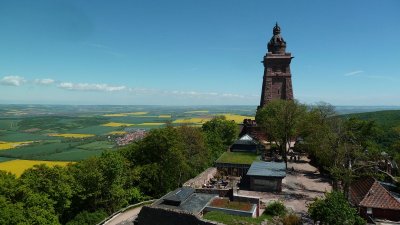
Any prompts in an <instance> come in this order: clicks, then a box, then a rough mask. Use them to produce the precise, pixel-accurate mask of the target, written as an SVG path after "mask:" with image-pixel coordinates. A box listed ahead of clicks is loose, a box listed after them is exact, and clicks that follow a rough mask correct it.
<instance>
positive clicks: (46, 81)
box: [34, 78, 54, 85]
mask: <svg viewBox="0 0 400 225" xmlns="http://www.w3.org/2000/svg"><path fill="white" fill-rule="evenodd" d="M34 83H35V84H41V85H50V84H53V83H54V80H53V79H49V78H44V79H35V80H34Z"/></svg>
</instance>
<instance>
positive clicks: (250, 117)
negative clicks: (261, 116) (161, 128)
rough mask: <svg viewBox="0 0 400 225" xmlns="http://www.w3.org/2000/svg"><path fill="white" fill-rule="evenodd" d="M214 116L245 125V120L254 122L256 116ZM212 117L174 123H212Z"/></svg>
mask: <svg viewBox="0 0 400 225" xmlns="http://www.w3.org/2000/svg"><path fill="white" fill-rule="evenodd" d="M213 116H225V118H226V120H234V121H235V123H243V120H244V119H252V120H254V116H242V115H237V114H230V113H226V114H218V115H213ZM211 119H212V118H211V117H192V118H183V119H177V120H174V121H173V122H172V123H195V124H203V123H205V122H207V121H210V120H211Z"/></svg>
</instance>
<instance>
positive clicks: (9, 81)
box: [0, 76, 26, 86]
mask: <svg viewBox="0 0 400 225" xmlns="http://www.w3.org/2000/svg"><path fill="white" fill-rule="evenodd" d="M25 82H26V80H25V79H24V78H23V77H20V76H5V77H3V78H2V79H1V80H0V84H2V85H8V86H20V85H22V84H23V83H25Z"/></svg>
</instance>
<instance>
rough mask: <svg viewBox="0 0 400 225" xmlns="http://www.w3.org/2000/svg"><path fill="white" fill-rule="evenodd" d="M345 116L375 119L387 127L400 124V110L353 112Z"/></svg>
mask: <svg viewBox="0 0 400 225" xmlns="http://www.w3.org/2000/svg"><path fill="white" fill-rule="evenodd" d="M342 116H343V117H346V118H350V117H354V118H357V119H362V120H373V121H375V122H376V123H377V124H378V125H379V126H381V127H382V128H385V129H390V128H394V127H398V126H400V110H385V111H377V112H366V113H352V114H346V115H342Z"/></svg>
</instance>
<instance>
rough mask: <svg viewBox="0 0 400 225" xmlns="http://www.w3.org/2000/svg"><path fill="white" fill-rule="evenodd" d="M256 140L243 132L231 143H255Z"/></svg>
mask: <svg viewBox="0 0 400 225" xmlns="http://www.w3.org/2000/svg"><path fill="white" fill-rule="evenodd" d="M257 144H258V143H257V141H255V140H254V139H253V138H252V137H250V135H248V134H245V135H243V136H242V137H240V138H239V139H237V140H236V141H235V142H234V143H233V145H257Z"/></svg>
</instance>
